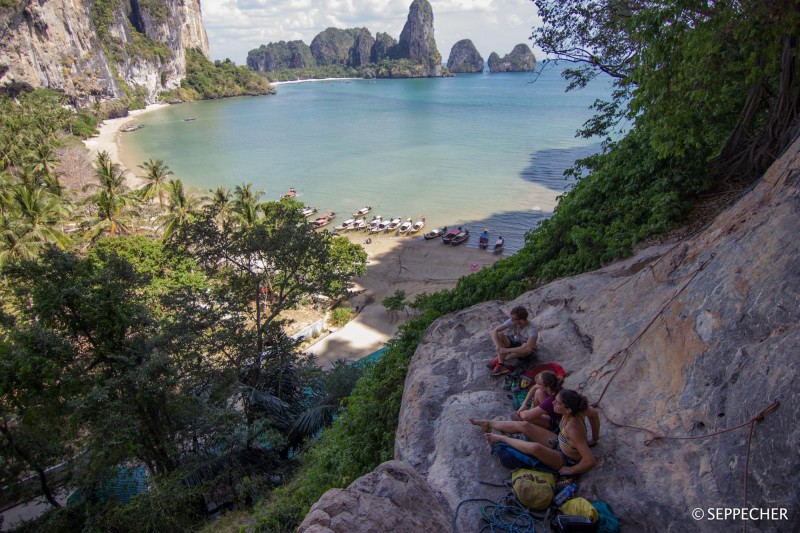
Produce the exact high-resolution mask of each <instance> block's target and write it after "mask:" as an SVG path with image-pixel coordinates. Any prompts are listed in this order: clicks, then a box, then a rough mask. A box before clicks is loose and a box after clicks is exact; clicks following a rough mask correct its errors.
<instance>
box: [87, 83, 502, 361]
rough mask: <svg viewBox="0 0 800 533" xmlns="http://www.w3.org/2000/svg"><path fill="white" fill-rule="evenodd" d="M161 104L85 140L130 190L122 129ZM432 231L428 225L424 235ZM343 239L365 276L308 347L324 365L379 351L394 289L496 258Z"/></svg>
mask: <svg viewBox="0 0 800 533" xmlns="http://www.w3.org/2000/svg"><path fill="white" fill-rule="evenodd" d="M318 81H324V80H318ZM165 105H167V104H153V105H149V106H147V108H146V109H141V110H137V111H132V112H131V113H130V114H129V115H128V116H127V117H124V118H117V119H111V120H106V121H104V122H103V124H102V125H101V126H100V128H99V131H100V134H99V135H98V136H97V137H92V138H91V139H88V140H86V141H84V143H85V144H86V147H87V148H88V149H89V150H90V151H91V152H92V153H93V154H96V153H98V152H100V151H103V150H105V151H106V152H108V153H109V154H110V155H111V158H112V160H114V161H115V162H117V163H119V164H120V165H122V167H123V168H124V169H125V170H126V171H127V173H126V176H127V178H128V184H129V186H130V187H131V188H138V187H141V186H142V185H143V183H142V180H141V178H138V177H137V176H136V173H135V172H134V170H135V169H133V168H130V166H129V165H128V166H126V165H125V164H124V162H123V161H122V160H121V158H120V149H119V137H120V135H122V132H121V131H120V130H121V128H122V127H124V126H125V125H126V124H129V123H130V122H132V121H133V120H135V119H136V117H138V116H140V115H141V114H143V113H147V112H149V111H154V110H156V109H160V108H162V107H164V106H165ZM431 229H432V228H427V227H426V228H425V229H424V230H423V231H430V230H431ZM347 235H348V237H349V238H350V239H351V240H352V241H353V242H356V243H359V244H362V245H363V246H364V250H365V251H366V252H367V257H368V259H367V273H366V275H364V276H363V277H361V278H358V279H356V280H355V282H356V284H357V285H358V287H359V289H360V293H359V294H358V295H357V296H355V297H353V298H352V299H351V300H350V302H348V305H350V306H352V307H355V306H358V308H359V310H360V312H359V313H358V314H357V315H356V317H355V318H354V319H353V320H351V321H350V322H349V323H348V324H347V325H346V326H344V327H343V328H341V329H339V330H337V331H335V332H333V333H331V334H330V335H328V336H326V337H324V338H323V339H321V340H320V341H319V342H317V343H316V344H314V345H312V346H311V347H309V348H308V350H307V351H308V352H309V353H313V354H314V355H315V356H316V357H317V360H318V362H319V364H320V365H321V366H323V367H327V366H330V364H331V363H333V361H335V360H337V359H345V360H348V361H355V360H357V359H361V358H362V357H365V356H367V355H369V354H371V353H373V352H375V351H377V350H379V349H380V348H382V347H383V345H384V343H385V342H386V341H387V340H389V339H390V338H391V337H392V335H394V333H395V332H396V331H397V328H398V326H400V324H402V323H403V321H405V320H406V318H407V317H406V315H405V313H401V314H400V316H399V317H397V318H396V319H392V317H390V316H389V315H388V313H387V312H386V309H385V308H384V307H383V305H381V302H382V301H383V299H384V298H386V297H387V296H391V295H392V294H394V292H395V291H396V290H398V289H402V290H404V291H405V292H406V299H407V300H413V299H414V297H415V296H416V295H417V294H419V293H421V292H427V293H432V292H436V291H439V290H442V289H447V288H451V287H454V286H455V284H456V282H457V281H458V279H459V278H460V277H461V276H465V275H467V274H471V273H472V272H475V271H478V270H480V269H481V268H484V267H486V266H489V265H491V264H492V263H493V262H495V261H496V260H497V259H499V258H500V256H496V255H493V254H492V253H490V252H487V251H485V250H479V249H476V248H470V247H467V246H445V245H444V244H442V241H441V240H440V239H435V240H431V241H426V240H424V239H423V238H422V236H421V235H420V236H416V237H413V238H410V237H373V238H372V242H371V243H370V244H364V241H365V239H366V237H367V235H365V234H363V233H357V234H347ZM472 238H473V239H477V238H478V236H477V235H474V236H473V237H472Z"/></svg>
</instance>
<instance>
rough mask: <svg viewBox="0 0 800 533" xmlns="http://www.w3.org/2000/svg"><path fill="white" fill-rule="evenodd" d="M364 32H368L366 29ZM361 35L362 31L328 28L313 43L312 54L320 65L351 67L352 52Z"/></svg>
mask: <svg viewBox="0 0 800 533" xmlns="http://www.w3.org/2000/svg"><path fill="white" fill-rule="evenodd" d="M363 30H364V31H367V30H366V28H363ZM360 34H361V30H360V29H348V30H340V29H338V28H328V29H327V30H325V31H323V32H321V33H319V34H318V35H317V36H316V37H314V40H313V41H311V53H312V54H314V59H316V60H317V64H318V65H348V66H350V56H351V52H350V51H351V50H352V49H353V46H354V45H355V42H356V36H358V35H360ZM367 34H369V31H367Z"/></svg>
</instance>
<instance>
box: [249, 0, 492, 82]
mask: <svg viewBox="0 0 800 533" xmlns="http://www.w3.org/2000/svg"><path fill="white" fill-rule="evenodd" d="M292 42H294V43H300V44H302V42H301V41H292ZM280 44H281V43H271V44H269V45H266V46H264V45H262V46H260V47H259V48H256V49H254V50H251V51H250V52H249V53H248V56H247V66H248V67H250V68H251V69H253V70H256V71H260V72H274V71H277V70H281V69H284V68H300V67H295V66H288V65H289V63H288V62H287V61H285V60H284V61H279V60H277V59H276V57H288V55H289V54H288V52H286V51H285V47H278V45H280ZM298 46H299V45H298ZM273 50H274V52H273ZM310 50H311V54H313V57H314V61H315V62H316V65H319V66H327V65H341V66H346V67H354V68H361V67H368V66H369V65H371V64H376V63H381V62H382V61H384V60H387V59H388V60H406V61H402V62H401V63H400V64H396V65H395V64H393V65H390V66H388V67H386V66H384V67H383V68H381V69H378V70H377V71H376V70H375V69H373V68H370V69H367V70H368V71H369V72H367V73H365V75H368V76H375V75H377V76H379V77H403V78H408V77H427V76H441V75H442V56H441V54H439V51H438V49H437V48H436V40H435V39H434V37H433V9H432V8H431V5H430V3H429V2H428V1H427V0H414V2H413V3H412V4H411V6H410V7H409V11H408V19H407V21H406V24H405V26H404V27H403V31H402V32H401V33H400V40H399V41H395V40H394V38H393V37H391V36H390V35H389V34H387V33H378V34H376V35H375V37H373V36H372V34H371V33H370V32H369V30H368V29H367V28H351V29H346V30H342V29H338V28H328V29H326V30H325V31H323V32H321V33H320V34H318V35H317V36H316V37H314V40H312V41H311V47H310ZM479 57H480V56H479ZM302 66H313V65H311V64H309V62H308V61H305V62H304V63H303V65H302Z"/></svg>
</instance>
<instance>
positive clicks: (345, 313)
mask: <svg viewBox="0 0 800 533" xmlns="http://www.w3.org/2000/svg"><path fill="white" fill-rule="evenodd" d="M353 314H354V311H353V308H352V307H337V308H336V309H334V310H333V311H331V324H332V325H334V326H336V327H337V328H341V327H343V326H344V325H345V324H347V323H348V322H350V321H351V320H352V319H353Z"/></svg>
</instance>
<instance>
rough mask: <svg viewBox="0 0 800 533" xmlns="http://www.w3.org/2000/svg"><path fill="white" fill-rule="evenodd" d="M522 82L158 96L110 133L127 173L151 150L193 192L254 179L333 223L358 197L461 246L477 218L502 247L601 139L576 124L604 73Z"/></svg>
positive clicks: (476, 80)
mask: <svg viewBox="0 0 800 533" xmlns="http://www.w3.org/2000/svg"><path fill="white" fill-rule="evenodd" d="M531 80H532V75H531V74H530V73H513V74H491V75H490V74H474V75H460V76H457V77H453V78H430V79H413V80H341V81H325V82H314V83H301V84H289V85H280V86H279V87H278V94H277V95H275V96H266V97H244V98H234V99H227V100H218V101H207V102H199V103H191V104H181V105H176V106H169V107H166V108H164V109H160V110H157V111H154V112H152V113H148V114H145V115H142V117H141V119H140V120H138V122H139V123H141V124H143V125H145V128H143V129H141V130H138V131H134V132H131V133H124V134H121V135H122V137H121V139H122V140H121V143H120V144H121V145H120V151H121V158H122V160H123V162H124V163H125V164H126V166H128V168H131V169H136V167H137V165H139V164H141V162H143V161H145V160H146V159H147V158H154V159H163V160H164V161H165V162H166V164H168V165H169V166H170V168H171V169H172V170H173V172H174V173H175V177H177V178H179V179H181V180H183V181H184V183H185V184H186V185H188V186H190V187H193V188H196V189H201V190H208V189H214V188H216V187H217V186H223V187H225V188H230V189H232V188H233V187H235V186H236V185H240V184H242V183H253V184H254V186H255V188H257V189H262V190H264V191H266V192H265V194H264V196H263V199H277V198H278V197H279V196H280V195H281V194H283V193H285V192H286V191H287V190H288V188H289V187H294V188H295V189H297V191H298V196H297V197H298V199H299V200H301V201H303V202H304V203H305V204H306V205H309V206H313V207H316V208H318V209H319V210H320V211H322V212H325V211H327V210H332V211H335V212H336V213H338V214H340V215H342V216H340V217H339V218H338V219H337V223H338V222H340V221H341V220H343V219H344V218H350V213H352V212H354V211H355V210H357V209H358V208H359V207H362V206H364V205H370V206H372V207H373V212H372V213H371V214H370V215H375V214H379V215H383V216H384V217H393V216H400V217H403V218H407V217H410V218H412V219H415V220H416V218H417V217H418V216H419V215H424V216H425V217H426V219H427V223H428V225H427V227H426V230H427V229H430V228H432V227H436V226H441V225H448V226H454V225H466V226H467V227H469V228H470V229H471V230H472V233H473V238H471V239H470V241H469V242H468V243H467V245H468V246H477V240H478V239H477V234H478V233H480V231H481V230H482V229H483V228H484V227H488V228H489V230H490V233H491V235H492V239H494V238H496V237H497V236H499V235H502V236H503V237H505V239H506V250H505V251H506V253H512V252H514V251H516V250H518V249H519V248H520V247H521V245H522V243H523V238H524V234H525V233H526V232H527V231H528V230H529V229H530V228H531V227H533V226H535V225H536V224H537V223H538V222H539V221H541V220H542V219H544V218H546V217H547V216H549V215H550V214H551V213H552V209H553V207H554V206H555V202H556V197H557V196H558V195H559V194H560V193H562V192H563V191H564V190H566V189H567V188H568V187H569V186H570V182H568V181H567V180H565V179H564V178H563V176H562V173H563V171H564V169H566V168H568V167H569V166H571V165H572V162H573V161H574V160H575V159H576V158H578V157H585V156H587V155H589V154H591V153H594V152H595V151H597V150H598V149H599V145H597V144H596V142H593V141H590V140H586V139H580V138H576V137H575V131H576V130H577V128H579V127H580V126H581V125H582V124H583V122H584V121H585V120H587V119H588V118H589V117H590V116H591V112H590V110H589V109H588V107H589V105H590V104H591V103H592V102H594V101H595V100H596V99H597V98H604V97H606V96H607V95H608V94H609V92H610V91H609V86H608V83H607V82H606V81H605V80H603V81H595V82H593V83H592V84H590V85H589V87H588V88H587V89H584V90H582V91H577V92H572V93H565V92H564V87H565V86H566V82H565V81H564V80H563V79H562V78H561V77H560V73H559V72H558V71H556V70H546V71H545V72H544V73H543V74H542V75H541V76H540V77H539V78H538V79H537V80H536V82H535V83H531ZM186 118H193V120H191V121H186V120H185V119H186ZM345 215H346V216H345Z"/></svg>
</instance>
